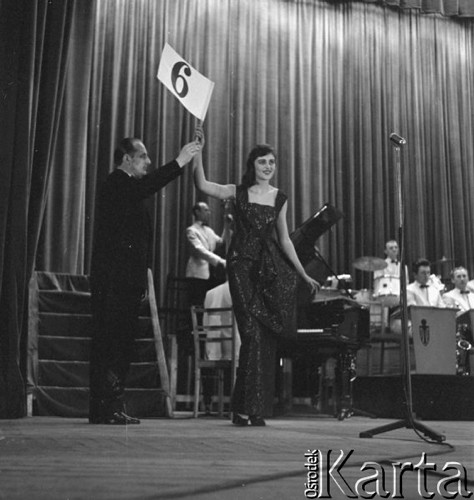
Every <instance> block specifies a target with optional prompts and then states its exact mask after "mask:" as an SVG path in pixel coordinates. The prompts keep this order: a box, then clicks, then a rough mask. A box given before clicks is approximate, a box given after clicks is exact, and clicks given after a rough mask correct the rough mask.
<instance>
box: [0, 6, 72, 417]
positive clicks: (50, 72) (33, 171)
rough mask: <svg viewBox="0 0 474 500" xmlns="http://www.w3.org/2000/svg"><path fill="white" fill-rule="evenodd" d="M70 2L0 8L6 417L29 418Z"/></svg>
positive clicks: (0, 387) (0, 345)
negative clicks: (31, 298) (33, 308)
mask: <svg viewBox="0 0 474 500" xmlns="http://www.w3.org/2000/svg"><path fill="white" fill-rule="evenodd" d="M72 16H73V3H72V2H70V1H63V0H61V1H59V0H58V1H52V0H49V1H46V0H45V1H38V2H29V1H26V0H25V1H22V0H4V1H2V3H1V4H0V33H1V35H0V36H1V39H2V52H1V53H0V58H1V60H0V65H1V67H2V73H3V77H2V88H1V90H2V99H0V101H1V103H2V104H1V109H0V113H1V117H2V118H1V120H0V123H1V125H0V136H1V137H2V148H0V149H1V153H0V154H1V169H0V172H1V174H0V176H1V177H0V213H1V218H0V325H1V326H0V417H1V418H16V417H21V416H24V415H25V410H26V409H25V402H26V399H25V380H26V378H25V377H26V359H25V358H26V346H27V338H26V337H27V328H28V282H29V279H30V277H31V275H32V271H33V268H34V262H35V257H36V248H37V243H38V238H39V234H40V229H41V224H42V220H43V213H44V209H45V205H46V200H47V190H48V179H49V175H50V166H51V162H52V157H53V156H54V151H55V148H56V139H57V131H58V125H59V120H58V117H59V114H60V108H61V103H62V93H63V90H64V77H65V75H66V74H67V60H66V53H67V44H68V39H69V35H68V27H69V26H70V24H71V19H72Z"/></svg>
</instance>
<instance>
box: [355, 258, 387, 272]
mask: <svg viewBox="0 0 474 500" xmlns="http://www.w3.org/2000/svg"><path fill="white" fill-rule="evenodd" d="M352 265H353V266H354V267H355V268H356V269H360V270H361V271H380V270H381V269H385V268H386V267H387V266H388V264H387V263H386V262H385V260H384V259H381V258H379V257H359V258H358V259H356V260H355V261H354V262H353V263H352Z"/></svg>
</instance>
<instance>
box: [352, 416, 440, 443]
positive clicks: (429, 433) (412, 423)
mask: <svg viewBox="0 0 474 500" xmlns="http://www.w3.org/2000/svg"><path fill="white" fill-rule="evenodd" d="M405 428H406V429H415V430H418V431H420V432H422V433H423V434H424V435H425V436H426V437H428V438H430V439H432V440H433V441H436V442H437V443H442V442H443V441H445V440H446V436H444V435H443V434H439V433H437V432H435V431H433V430H432V429H430V428H429V427H428V426H426V425H424V424H422V423H421V422H419V421H418V420H415V419H413V418H411V419H409V418H407V419H405V420H397V421H395V422H392V423H391V424H387V425H382V426H380V427H377V428H375V429H372V430H369V431H364V432H361V433H360V434H359V437H361V438H371V437H373V436H375V435H377V434H382V433H383V432H388V431H393V430H396V429H405Z"/></svg>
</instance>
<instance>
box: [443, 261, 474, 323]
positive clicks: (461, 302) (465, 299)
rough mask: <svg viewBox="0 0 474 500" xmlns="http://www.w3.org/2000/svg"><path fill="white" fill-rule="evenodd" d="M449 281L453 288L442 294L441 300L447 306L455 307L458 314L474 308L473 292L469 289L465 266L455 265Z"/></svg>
mask: <svg viewBox="0 0 474 500" xmlns="http://www.w3.org/2000/svg"><path fill="white" fill-rule="evenodd" d="M451 282H452V283H453V284H454V288H453V290H451V291H450V292H446V293H445V294H443V300H444V302H445V304H446V305H447V306H448V307H456V308H458V309H459V314H462V313H463V312H465V311H469V309H474V293H473V292H472V290H469V288H468V286H467V284H468V282H469V273H468V271H467V269H466V268H465V267H462V266H460V267H455V268H454V269H453V270H452V271H451Z"/></svg>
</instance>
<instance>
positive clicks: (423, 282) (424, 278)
mask: <svg viewBox="0 0 474 500" xmlns="http://www.w3.org/2000/svg"><path fill="white" fill-rule="evenodd" d="M413 274H414V277H415V281H414V282H413V283H410V284H409V285H408V286H407V306H432V307H441V308H444V307H446V304H445V303H444V301H443V298H442V297H441V293H440V291H439V289H438V288H437V287H436V286H435V285H434V283H433V282H432V281H431V280H430V276H431V264H430V262H429V260H426V259H418V260H417V261H416V262H415V263H414V264H413Z"/></svg>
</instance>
